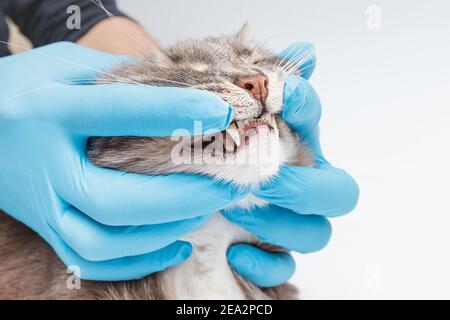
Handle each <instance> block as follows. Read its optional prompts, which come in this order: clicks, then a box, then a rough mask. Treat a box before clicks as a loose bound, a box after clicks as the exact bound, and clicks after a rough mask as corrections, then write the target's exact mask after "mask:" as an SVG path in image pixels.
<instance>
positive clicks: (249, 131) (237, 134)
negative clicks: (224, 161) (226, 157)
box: [224, 114, 277, 152]
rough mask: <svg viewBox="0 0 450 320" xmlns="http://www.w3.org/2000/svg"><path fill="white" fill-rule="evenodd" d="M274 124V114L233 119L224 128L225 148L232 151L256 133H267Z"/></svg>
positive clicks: (274, 127)
mask: <svg viewBox="0 0 450 320" xmlns="http://www.w3.org/2000/svg"><path fill="white" fill-rule="evenodd" d="M276 126H277V124H276V120H275V116H273V115H270V114H267V115H265V116H264V117H262V118H260V119H255V120H238V121H235V122H233V123H231V125H230V126H229V127H228V129H226V130H225V132H226V134H225V142H224V146H225V150H226V151H227V152H234V151H236V149H237V148H238V147H240V146H241V145H242V143H243V142H245V141H249V140H250V139H251V138H252V137H254V136H256V135H258V134H264V135H269V134H270V133H271V132H272V130H275V129H276Z"/></svg>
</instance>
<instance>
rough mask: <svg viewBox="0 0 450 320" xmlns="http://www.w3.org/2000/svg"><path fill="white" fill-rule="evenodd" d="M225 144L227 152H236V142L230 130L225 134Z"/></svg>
mask: <svg viewBox="0 0 450 320" xmlns="http://www.w3.org/2000/svg"><path fill="white" fill-rule="evenodd" d="M223 145H224V147H225V151H226V152H230V153H231V152H234V146H235V142H234V141H233V139H232V138H231V136H230V134H229V132H228V131H227V134H226V135H225V141H224V143H223Z"/></svg>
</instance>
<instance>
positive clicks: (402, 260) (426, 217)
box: [119, 0, 450, 299]
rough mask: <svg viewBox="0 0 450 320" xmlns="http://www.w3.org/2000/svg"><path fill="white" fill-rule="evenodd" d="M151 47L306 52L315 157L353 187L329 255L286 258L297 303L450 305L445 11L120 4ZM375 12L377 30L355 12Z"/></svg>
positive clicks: (383, 6)
mask: <svg viewBox="0 0 450 320" xmlns="http://www.w3.org/2000/svg"><path fill="white" fill-rule="evenodd" d="M119 3H120V5H121V8H123V9H124V10H125V11H126V12H128V13H129V14H130V15H132V16H133V17H134V18H135V19H137V20H138V21H140V22H141V23H142V24H143V25H144V26H145V27H146V29H147V30H148V31H149V32H150V33H151V34H153V35H154V36H155V37H156V38H158V39H159V40H160V41H161V42H162V43H171V42H174V41H176V40H179V39H185V38H188V37H201V36H206V35H217V34H222V33H231V32H234V31H236V30H237V29H238V28H239V26H240V25H241V24H242V23H243V22H244V21H245V20H247V19H248V20H250V22H251V26H252V36H253V37H254V38H255V39H257V40H261V41H267V44H268V45H269V47H271V48H273V49H274V50H280V49H282V48H284V47H286V46H287V45H289V44H290V43H293V42H298V41H310V42H313V43H314V44H315V46H316V50H317V56H318V66H317V69H316V72H315V75H314V77H313V78H312V83H313V84H314V85H315V87H316V89H317V91H318V92H319V95H320V97H321V99H322V102H323V118H322V121H321V128H322V143H323V146H324V150H325V152H326V155H327V157H328V158H329V160H330V161H332V162H333V163H334V164H335V165H337V166H339V167H342V168H345V169H346V170H347V171H349V172H350V173H351V174H352V175H353V176H354V177H355V178H356V180H357V181H358V183H359V186H360V188H361V197H360V202H359V205H358V207H357V209H356V210H355V211H354V212H352V213H351V214H350V215H348V216H345V217H343V218H338V219H334V220H333V225H334V234H333V238H332V241H331V243H330V245H329V246H328V247H327V248H326V249H325V250H323V251H322V252H320V253H316V254H310V255H302V256H300V255H298V256H297V260H298V268H297V273H296V274H295V276H294V278H293V282H295V283H297V284H298V285H299V286H300V287H301V289H302V292H303V298H305V299H319V298H322V299H331V298H334V299H350V298H353V299H367V298H368V299H382V298H384V299H397V298H405V299H415V298H426V299H428V298H447V299H450V274H449V273H450V257H449V254H450V253H449V244H450V205H449V199H450V192H449V187H448V181H449V180H450V174H449V169H448V165H449V164H450V151H449V141H448V140H449V138H450V62H449V60H450V1H448V0H440V1H439V0H429V1H425V0H414V1H407V0H384V1H381V0H378V1H376V0H373V1H365V0H341V1H332V0H314V1H312V0H311V1H305V0H300V1H299V0H278V1H269V0H253V1H243V0H227V1H211V0H195V1H192V0H191V1H185V0H171V1H164V0H152V1H148V0H147V1H145V0H126V1H125V0H122V1H119ZM371 5H375V6H378V8H379V9H380V10H381V25H380V27H381V28H380V30H373V29H371V28H368V27H367V25H366V22H367V19H368V15H367V13H366V10H367V9H368V7H369V6H371Z"/></svg>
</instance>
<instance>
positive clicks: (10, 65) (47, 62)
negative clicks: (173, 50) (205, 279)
mask: <svg viewBox="0 0 450 320" xmlns="http://www.w3.org/2000/svg"><path fill="white" fill-rule="evenodd" d="M127 59H130V58H128V57H119V56H114V55H109V54H106V53H101V52H97V51H94V50H89V49H85V48H82V47H79V46H76V45H74V44H70V43H59V44H54V45H50V46H46V47H42V48H39V49H35V50H32V51H29V52H26V53H22V54H19V55H15V56H10V57H7V58H3V59H0V88H1V91H0V155H1V156H0V209H2V210H4V211H5V212H6V213H8V214H10V215H11V216H12V217H14V218H16V219H18V220H20V221H22V222H23V223H25V224H26V225H28V226H29V227H30V228H32V229H33V230H35V231H36V232H38V233H39V235H40V236H41V237H43V238H44V239H45V240H46V241H47V242H48V243H49V244H50V245H51V246H52V247H53V249H54V250H55V251H56V253H57V254H58V256H59V257H60V258H61V260H62V261H63V262H64V263H65V264H66V265H76V266H78V267H79V268H80V271H81V274H80V276H81V278H83V279H91V280H128V279H137V278H141V277H143V276H145V275H147V274H150V273H153V272H156V271H160V270H162V269H165V268H167V267H170V266H173V265H176V264H178V263H180V262H182V261H184V260H185V259H186V258H187V257H188V256H189V255H190V253H191V250H192V249H191V245H190V244H189V243H186V242H182V241H176V240H177V239H180V238H181V237H182V236H183V235H184V234H186V233H188V232H190V231H191V230H193V229H195V228H197V227H199V226H200V225H201V224H202V222H204V221H205V220H206V219H207V217H208V215H209V214H210V213H213V212H216V211H218V210H221V209H223V208H225V207H227V206H229V205H230V204H231V203H232V202H233V201H235V200H236V199H239V198H240V197H241V196H243V195H244V194H241V193H240V191H236V190H235V189H234V188H232V187H231V186H228V185H223V184H218V183H216V182H214V181H213V180H212V179H209V178H206V177H203V176H193V175H170V176H164V177H163V176H155V177H150V176H144V175H137V174H126V173H122V172H118V171H114V170H108V169H102V168H98V167H96V166H94V165H93V164H91V163H90V162H89V160H88V159H87V158H86V153H85V147H86V142H87V139H88V137H89V136H119V135H133V136H165V135H170V134H171V133H172V131H173V130H175V129H177V128H187V129H189V130H191V132H193V128H194V125H193V123H194V120H203V130H208V129H211V128H217V129H220V130H222V129H224V128H226V127H228V125H229V122H230V120H231V119H232V118H233V115H232V109H231V107H230V106H229V105H228V104H226V103H224V101H222V100H221V99H219V98H218V97H216V96H215V95H213V94H210V93H208V92H201V91H197V90H189V89H181V88H157V87H149V86H144V85H140V86H138V85H130V84H108V85H86V80H88V81H90V82H92V80H93V79H95V78H96V77H98V76H99V75H100V74H101V73H102V72H106V71H107V70H109V69H110V68H111V66H112V65H113V64H119V63H121V62H124V61H126V60H127ZM244 193H245V192H244ZM193 195H195V196H193Z"/></svg>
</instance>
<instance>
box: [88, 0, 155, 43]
mask: <svg viewBox="0 0 450 320" xmlns="http://www.w3.org/2000/svg"><path fill="white" fill-rule="evenodd" d="M90 1H91V2H92V3H93V4H94V5H96V6H97V7H99V8H100V9H102V10H103V11H104V12H105V13H106V14H107V15H108V17H109V18H111V20H112V21H113V22H114V23H115V24H116V25H117V26H118V27H119V28H121V29H122V30H123V31H125V32H126V33H127V34H128V36H130V38H131V39H133V40H134V41H136V42H137V43H138V44H142V43H144V44H145V45H147V46H149V47H155V44H154V43H151V42H150V41H148V40H147V39H145V38H144V37H143V36H141V35H139V34H138V33H136V32H134V31H133V30H131V29H130V28H129V27H127V26H125V25H124V24H123V23H121V22H120V20H119V19H118V18H117V17H116V16H115V15H113V14H112V13H111V12H110V11H109V10H108V9H106V8H105V6H104V5H103V2H102V1H101V0H90Z"/></svg>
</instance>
